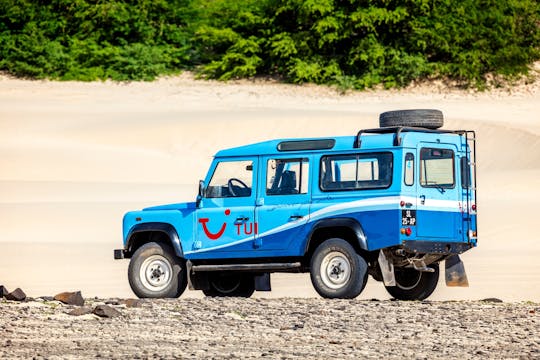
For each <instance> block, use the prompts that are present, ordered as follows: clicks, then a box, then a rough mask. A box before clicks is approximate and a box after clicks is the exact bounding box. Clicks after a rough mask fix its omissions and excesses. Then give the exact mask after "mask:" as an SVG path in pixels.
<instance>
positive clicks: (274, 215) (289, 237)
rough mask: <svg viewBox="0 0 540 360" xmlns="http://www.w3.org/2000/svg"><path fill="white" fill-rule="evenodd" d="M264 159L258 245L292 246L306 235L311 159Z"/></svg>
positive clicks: (269, 247) (258, 206)
mask: <svg viewBox="0 0 540 360" xmlns="http://www.w3.org/2000/svg"><path fill="white" fill-rule="evenodd" d="M261 160H262V161H261V166H260V168H261V170H260V176H259V178H260V181H259V189H258V190H259V191H258V194H259V197H258V199H257V201H256V208H255V218H256V220H257V224H258V232H257V234H256V235H255V246H256V248H258V249H260V250H261V251H265V250H285V249H289V248H290V247H291V246H294V244H295V243H298V244H300V243H301V241H302V240H303V239H304V238H305V236H306V234H305V225H306V223H307V221H308V218H309V206H310V200H311V193H310V184H311V179H310V165H311V164H310V159H309V158H308V157H283V156H267V157H263V158H262V159H261ZM295 241H296V242H295ZM293 242H294V243H293Z"/></svg>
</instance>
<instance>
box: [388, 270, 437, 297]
mask: <svg viewBox="0 0 540 360" xmlns="http://www.w3.org/2000/svg"><path fill="white" fill-rule="evenodd" d="M428 267H430V268H432V269H434V270H435V271H434V272H431V273H430V272H420V281H419V282H418V283H417V284H416V285H415V286H414V287H413V288H411V289H403V288H401V287H399V286H387V287H386V290H387V291H388V293H389V294H390V295H392V296H393V297H394V298H396V299H398V300H425V299H427V298H428V297H429V296H430V295H431V294H432V293H433V291H435V288H436V287H437V284H438V282H439V264H431V265H429V266H428ZM396 283H397V284H399V280H398V279H397V278H396Z"/></svg>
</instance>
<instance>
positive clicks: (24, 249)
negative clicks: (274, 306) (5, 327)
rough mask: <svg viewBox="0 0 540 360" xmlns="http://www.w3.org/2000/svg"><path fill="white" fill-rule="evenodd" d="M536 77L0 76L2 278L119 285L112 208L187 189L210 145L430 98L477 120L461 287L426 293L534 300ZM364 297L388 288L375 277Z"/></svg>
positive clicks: (463, 120) (466, 119) (342, 121)
mask: <svg viewBox="0 0 540 360" xmlns="http://www.w3.org/2000/svg"><path fill="white" fill-rule="evenodd" d="M539 88H540V87H539V86H538V83H535V84H532V85H529V86H525V87H520V88H518V89H517V90H515V91H513V92H511V93H509V92H505V91H504V90H497V91H492V92H487V93H471V92H467V91H457V90H453V91H448V90H446V89H444V88H443V87H437V86H431V87H417V88H412V89H406V90H402V91H368V92H363V93H351V94H348V95H345V96H341V95H339V94H337V93H336V92H335V91H334V90H332V89H329V88H324V87H315V86H303V87H298V86H290V85H279V84H274V83H268V82H266V83H261V82H238V83H232V84H223V83H216V82H201V81H195V80H193V79H192V78H190V77H189V76H188V75H184V76H180V77H176V78H170V79H162V80H159V81H157V82H153V83H130V84H116V83H110V82H105V83H76V82H63V83H54V82H45V81H39V82H35V81H22V80H14V79H8V78H5V77H2V78H0V155H1V156H0V229H2V230H1V232H0V284H4V285H6V286H8V287H9V288H14V287H17V286H22V287H24V289H25V290H26V291H27V293H28V294H29V295H42V294H43V293H45V292H48V293H49V294H50V293H53V292H54V291H62V290H66V289H75V288H77V289H82V290H83V292H84V295H85V296H93V295H98V296H103V297H110V296H123V297H125V296H130V295H131V293H130V290H129V286H128V285H127V279H126V275H125V270H126V268H127V261H123V262H115V261H113V260H112V249H113V248H117V247H120V246H121V219H122V215H123V213H124V212H125V211H128V210H130V209H137V208H142V207H145V206H149V205H154V204H159V203H166V202H177V201H189V200H193V199H194V195H195V192H196V186H197V181H198V179H200V178H202V177H203V176H204V174H205V173H206V168H207V166H208V165H209V163H210V160H211V158H212V156H213V154H214V153H215V152H216V151H217V150H219V149H221V148H224V147H231V146H239V145H242V144H245V143H252V142H256V141H261V140H266V139H271V138H278V137H311V136H328V135H349V134H354V133H356V132H357V131H358V130H359V129H361V128H369V127H377V126H378V122H377V119H378V114H379V113H380V112H382V111H386V110H392V109H397V108H438V109H441V110H443V112H444V113H445V116H446V124H447V125H446V127H447V128H456V129H457V128H467V129H474V130H476V131H477V137H478V151H479V153H478V169H479V174H478V176H479V197H480V200H479V209H480V214H479V218H480V224H479V227H480V246H479V247H478V248H477V249H474V250H472V251H470V252H468V253H467V254H465V256H464V260H465V261H466V266H467V269H468V272H469V280H470V282H471V287H470V288H469V289H447V288H445V287H444V286H443V284H441V286H440V288H439V289H438V290H437V292H436V293H435V294H434V297H433V298H434V299H443V300H444V299H478V298H481V297H488V296H496V297H500V298H503V299H507V300H539V299H540V276H538V275H539V274H540V263H538V261H536V252H537V251H539V250H540V241H539V240H540V236H539V235H538V233H537V231H536V226H535V225H536V216H535V210H536V203H537V202H538V201H539V200H540V122H539V121H538V114H539V113H540V91H539ZM48 289H49V291H47V290H48ZM274 289H275V291H274V292H273V293H271V294H260V295H259V296H280V295H281V296H283V295H297V296H314V292H313V291H312V290H311V285H310V284H309V280H308V279H307V278H306V277H305V276H292V275H284V276H277V277H276V281H275V282H274ZM291 289H295V290H296V291H294V292H291ZM190 296H198V294H196V293H192V294H191V295H190ZM362 296H363V297H365V298H370V297H380V298H384V297H387V295H386V294H385V292H384V289H382V287H381V286H380V284H376V283H374V282H373V283H372V282H370V284H369V285H368V287H367V289H366V291H365V292H364V293H363V294H362Z"/></svg>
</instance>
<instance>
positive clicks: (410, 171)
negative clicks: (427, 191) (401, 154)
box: [403, 153, 414, 186]
mask: <svg viewBox="0 0 540 360" xmlns="http://www.w3.org/2000/svg"><path fill="white" fill-rule="evenodd" d="M404 169H405V178H404V179H403V180H404V181H405V185H408V186H411V185H414V154H412V153H407V154H406V155H405V168H404Z"/></svg>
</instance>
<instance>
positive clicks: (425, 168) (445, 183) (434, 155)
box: [420, 148, 455, 188]
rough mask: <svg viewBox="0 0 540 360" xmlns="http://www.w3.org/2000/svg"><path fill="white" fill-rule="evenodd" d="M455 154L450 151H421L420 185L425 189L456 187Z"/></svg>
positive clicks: (423, 149)
mask: <svg viewBox="0 0 540 360" xmlns="http://www.w3.org/2000/svg"><path fill="white" fill-rule="evenodd" d="M454 179H455V177H454V152H453V151H452V150H450V149H434V148H422V149H421V150H420V185H422V186H423V187H437V188H453V187H454V183H455V181H454Z"/></svg>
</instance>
